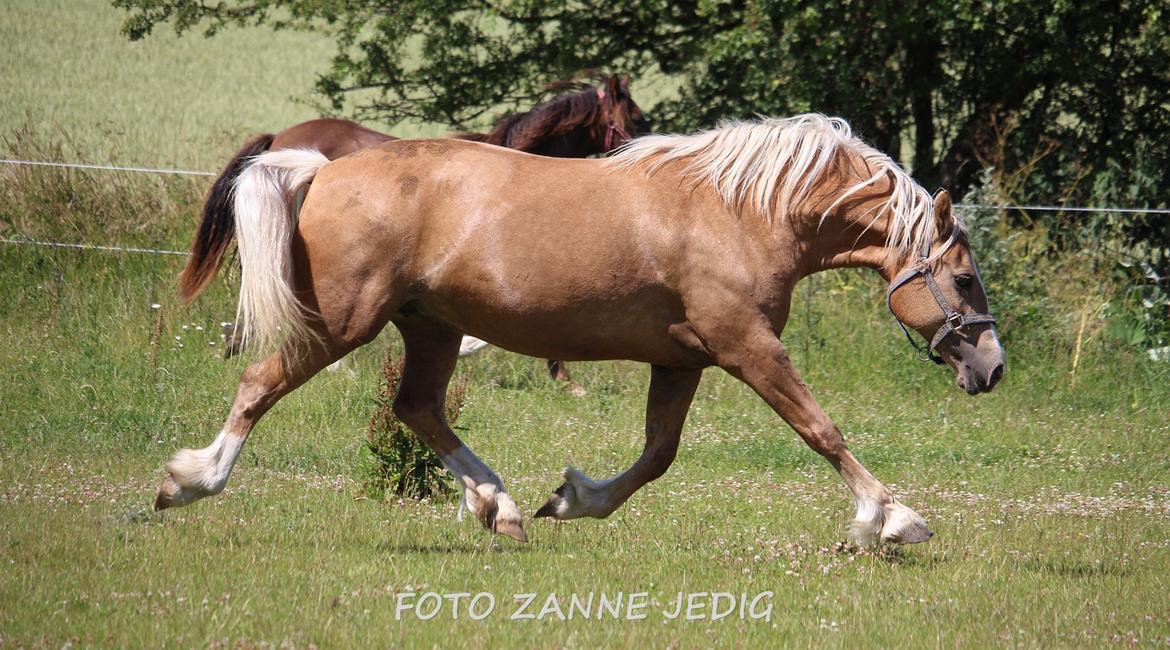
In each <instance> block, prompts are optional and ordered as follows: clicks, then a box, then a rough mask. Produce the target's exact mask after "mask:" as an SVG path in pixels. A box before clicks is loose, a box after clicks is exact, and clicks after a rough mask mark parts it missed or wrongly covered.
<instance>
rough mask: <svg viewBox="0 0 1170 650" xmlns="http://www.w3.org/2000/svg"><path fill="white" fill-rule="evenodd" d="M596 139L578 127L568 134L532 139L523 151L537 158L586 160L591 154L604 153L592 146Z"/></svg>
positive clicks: (586, 130) (587, 131) (584, 129)
mask: <svg viewBox="0 0 1170 650" xmlns="http://www.w3.org/2000/svg"><path fill="white" fill-rule="evenodd" d="M594 140H596V138H594V137H593V134H592V133H590V132H589V130H588V129H586V128H584V127H578V128H576V129H573V130H572V131H570V132H568V133H563V134H559V135H546V136H543V137H540V138H537V139H534V140H533V141H532V142H531V143H529V144H528V145H527V146H525V147H523V149H522V150H523V151H527V152H528V153H532V154H536V155H538V156H550V157H553V158H586V157H588V156H590V155H592V154H598V153H604V152H603V151H600V149H601V147H598V146H597V145H595V144H593V141H594Z"/></svg>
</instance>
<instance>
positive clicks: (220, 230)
mask: <svg viewBox="0 0 1170 650" xmlns="http://www.w3.org/2000/svg"><path fill="white" fill-rule="evenodd" d="M274 137H275V136H273V135H272V134H271V133H265V134H263V135H257V136H254V137H252V138H251V139H249V140H248V141H247V142H245V143H244V146H243V147H241V148H240V150H239V151H237V152H236V155H234V156H232V159H231V162H229V163H228V164H227V167H225V168H224V170H223V173H222V174H220V175H219V178H217V179H215V183H214V184H212V186H211V191H210V192H208V193H207V203H205V204H204V205H203V220H202V221H200V222H199V230H198V231H197V232H196V233H195V241H194V242H193V243H192V244H191V255H190V256H189V257H188V258H187V266H185V267H184V268H183V272H182V273H180V274H179V296H180V297H181V298H182V299H183V301H184V302H191V301H192V300H194V299H195V298H197V297H198V296H199V294H201V293H203V290H204V289H206V288H207V285H209V284H211V281H212V280H214V279H215V273H216V271H218V270H219V267H220V265H221V264H223V260H224V258H225V257H226V256H227V252H228V246H230V245H231V243H232V239H233V238H234V237H235V234H236V215H235V212H234V211H233V205H232V185H233V183H235V180H236V178H237V177H238V176H239V175H240V172H242V171H243V170H244V166H245V165H246V164H247V163H248V160H249V159H250V158H253V157H255V156H258V155H260V154H262V153H264V152H265V151H268V149H269V147H271V146H272V140H273V138H274Z"/></svg>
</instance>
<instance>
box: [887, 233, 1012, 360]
mask: <svg viewBox="0 0 1170 650" xmlns="http://www.w3.org/2000/svg"><path fill="white" fill-rule="evenodd" d="M957 236H958V229H957V228H952V229H951V235H950V237H948V238H947V240H946V242H945V243H943V245H942V246H941V247H939V249H938V250H937V251H935V252H934V253H933V254H931V252H930V242H929V241H927V242H926V243H925V244H923V246H922V250H921V251H919V252H918V258H917V259H916V260H915V261H914V266H912V267H911V268H909V269H907V270H905V271H903V272H902V273H900V274H899V275H898V276H897V277H895V278H894V279H893V281H892V282H890V288H889V289H886V307H888V308H889V310H890V313H891V314H893V313H894V306H893V305H892V304H891V303H890V298H892V297H893V295H894V292H895V291H897V290H898V289H899V288H900V287H901V286H902V285H904V284H906V283H907V282H909V281H911V280H913V279H914V278H916V277H918V276H919V275H921V276H922V279H923V280H925V281H926V286H927V288H929V289H930V294H931V295H932V296H934V301H935V302H936V303H938V306H939V309H942V312H943V318H944V320H943V324H942V326H941V327H939V328H938V331H937V332H935V333H934V338H933V339H931V341H930V345H929V346H926V345H920V344H919V343H918V342H917V341H915V340H914V337H913V336H911V335H910V330H909V329H908V328H907V327H906V325H905V323H903V322H902V321H901V320H899V319H898V317H897V315H894V320H895V322H897V323H898V327H900V328H902V333H903V334H905V335H906V340H907V341H909V342H910V345H912V346H914V349H915V350H918V352H919V353H920V354H922V356H923V359H930V360H931V361H933V362H935V363H942V362H943V360H942V357H940V356H939V355H938V354H937V353H935V351H934V350H935V348H937V347H938V346H939V344H940V343H942V342H943V340H944V339H946V338H947V337H948V336H950V335H951V334H952V333H954V332H961V331H962V329H963V328H964V327H966V326H968V325H976V324H980V323H990V324H993V325H994V324H995V317H994V316H992V315H991V314H979V313H970V314H961V313H959V312H957V311H955V310H954V308H953V307H951V303H950V302H948V301H947V298H946V296H945V295H944V294H943V292H942V288H940V287H939V286H938V282H936V281H935V279H934V272H933V271H931V265H933V264H934V262H935V261H937V260H938V258H940V257H942V255H943V253H945V252H947V250H948V249H949V248H950V247H951V246H952V245H954V243H955V238H956V237H957ZM975 273H976V275H978V273H979V270H978V269H976V271H975Z"/></svg>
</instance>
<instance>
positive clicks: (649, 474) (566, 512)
mask: <svg viewBox="0 0 1170 650" xmlns="http://www.w3.org/2000/svg"><path fill="white" fill-rule="evenodd" d="M702 376H703V371H702V370H671V369H669V368H663V367H661V366H653V367H652V368H651V375H650V394H649V396H648V398H647V400H646V446H645V447H644V448H643V449H642V455H641V456H640V457H638V460H637V461H636V462H635V463H634V464H633V466H632V467H630V468H629V469H627V470H626V471H624V472H622V473H621V474H619V475H617V476H615V477H613V478H611V479H609V480H606V481H594V480H592V479H590V478H589V477H587V476H585V475H584V474H582V473H581V472H579V471H577V470H575V469H573V468H572V467H570V468H568V469H566V470H565V482H564V484H563V485H561V487H559V488H557V490H556V492H555V493H554V494H553V495H552V497H550V498H549V500H548V503H545V504H544V505H543V506H541V508H540V510H538V511H537V512H536V516H537V517H555V518H557V519H575V518H577V517H596V518H598V519H602V518H605V517H608V516H609V515H610V513H612V512H613V511H614V510H617V509H618V507H619V506H621V505H622V504H623V503H625V502H626V500H627V499H629V498H630V496H631V495H633V494H634V492H636V491H638V490H639V489H640V488H641V487H642V486H643V485H646V484H647V483H649V482H650V481H653V480H654V479H656V478H658V477H659V476H662V475H663V474H664V473H665V472H666V470H667V468H669V467H670V464H671V463H672V462H674V456H675V453H676V452H677V451H678V440H679V436H680V434H681V433H682V428H683V423H684V422H685V421H686V417H687V410H688V409H689V408H690V406H691V400H692V399H694V396H695V389H696V388H697V387H698V386H699V379H700V378H702Z"/></svg>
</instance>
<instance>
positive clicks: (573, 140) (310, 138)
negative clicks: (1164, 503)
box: [179, 76, 650, 395]
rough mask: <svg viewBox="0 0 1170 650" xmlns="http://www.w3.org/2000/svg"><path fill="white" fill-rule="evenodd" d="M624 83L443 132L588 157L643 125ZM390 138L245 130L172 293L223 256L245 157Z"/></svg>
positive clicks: (328, 149)
mask: <svg viewBox="0 0 1170 650" xmlns="http://www.w3.org/2000/svg"><path fill="white" fill-rule="evenodd" d="M629 84H630V79H629V77H617V76H603V77H601V78H600V79H599V81H598V84H597V85H596V86H595V85H591V84H588V83H584V82H580V81H558V82H554V83H553V84H550V85H549V89H550V90H554V91H556V90H560V91H569V92H565V93H564V94H561V95H558V96H557V97H554V98H553V99H551V100H549V101H547V102H544V103H542V104H538V105H537V106H536V107H534V108H533V109H532V110H530V111H527V112H524V113H515V114H513V115H509V116H507V117H504V118H503V119H501V120H499V121H498V122H497V123H496V125H495V126H494V127H493V128H492V130H491V131H489V132H488V133H456V134H453V135H452V136H451V137H453V138H457V139H460V140H471V141H474V142H484V143H487V144H494V145H497V146H501V147H508V148H510V149H516V150H519V151H524V152H527V153H531V154H536V155H539V156H551V157H555V158H588V157H589V156H593V155H598V154H604V153H608V152H610V151H613V150H614V149H616V148H617V147H620V146H621V145H623V144H625V143H626V142H628V141H629V140H630V139H632V138H635V137H638V136H640V135H645V134H647V133H649V132H650V121H649V120H648V119H646V116H645V115H643V113H642V110H641V109H640V108H639V107H638V105H637V103H635V102H634V100H633V98H632V97H631V96H630V87H629ZM398 139H400V138H397V137H395V136H392V135H387V134H385V133H381V132H379V131H375V130H373V129H370V128H367V127H364V126H362V125H361V124H358V123H357V122H351V121H349V120H342V119H337V118H322V119H317V120H310V121H308V122H302V123H301V124H297V125H296V126H291V127H289V128H287V129H285V130H283V131H281V132H280V133H276V134H271V133H265V134H262V135H257V136H253V137H252V138H251V139H249V140H248V141H247V142H246V143H245V144H244V146H243V147H242V148H241V149H240V150H239V151H237V152H236V154H235V155H234V156H233V157H232V159H231V162H229V163H228V165H227V167H226V168H225V169H224V171H223V173H222V174H220V176H219V178H217V179H216V180H215V183H214V184H213V185H212V186H211V191H210V192H209V193H208V196H207V203H206V205H204V207H203V219H202V223H201V224H200V226H199V231H198V233H197V235H196V238H195V242H194V243H193V244H192V246H191V255H190V257H189V258H188V262H187V266H186V268H184V269H183V271H182V273H181V274H180V275H179V294H180V296H182V298H183V299H184V300H185V301H188V302H189V301H191V300H194V299H195V298H196V297H197V296H198V295H199V294H201V293H202V292H203V290H204V289H206V288H207V285H208V284H210V283H211V281H212V280H213V279H214V278H215V274H216V271H217V270H218V269H219V267H220V265H221V264H222V263H223V260H224V257H225V256H226V255H227V252H228V243H229V242H230V241H231V240H232V236H233V235H234V233H235V224H236V217H235V212H234V206H233V201H232V187H233V185H234V183H235V180H236V178H237V177H238V176H239V175H240V173H241V172H242V171H243V169H244V168H245V167H246V165H247V163H248V162H249V161H250V160H251V159H252V158H253V157H255V156H258V155H260V154H262V153H264V152H266V151H276V150H279V149H316V150H317V151H320V152H321V153H322V154H324V155H325V156H326V157H327V158H329V159H330V160H336V159H338V158H341V157H342V156H347V155H349V154H351V153H353V152H355V151H360V150H362V149H367V148H370V147H375V146H377V145H380V144H382V143H385V142H389V141H391V140H398ZM228 339H229V340H228V345H227V348H226V350H225V352H224V354H225V357H231V356H233V355H235V354H236V353H238V352H239V351H240V349H241V346H240V340H239V338H238V337H236V336H235V333H234V331H233V332H229V337H228ZM485 345H487V344H486V343H484V342H482V341H480V340H479V339H474V338H472V337H467V339H465V342H464V349H465V350H467V353H470V352H473V351H475V350H478V349H480V348H482V347H483V346H485ZM548 370H549V374H550V375H551V376H552V378H553V379H555V380H558V381H562V382H566V383H567V384H568V385H569V387H570V390H571V391H572V392H573V394H575V395H582V394H584V391H583V390H582V389H581V388H580V387H579V386H577V384H576V383H575V382H573V380H572V378H571V377H570V376H569V371H568V369H567V368H566V367H565V363H564V362H563V361H559V360H555V359H549V361H548Z"/></svg>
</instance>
